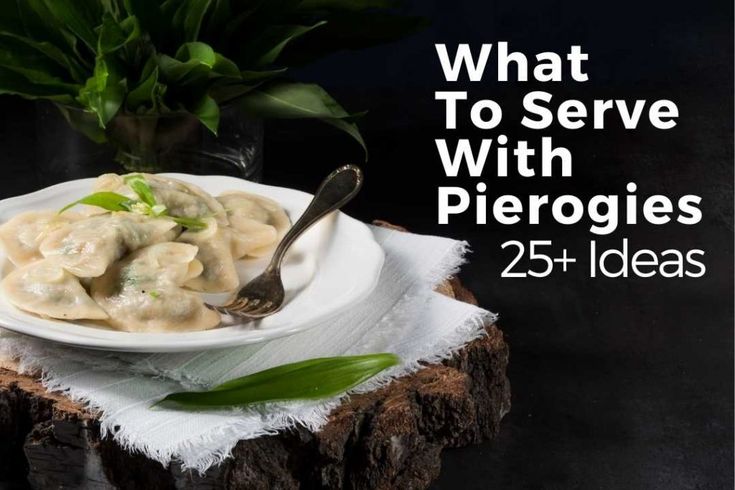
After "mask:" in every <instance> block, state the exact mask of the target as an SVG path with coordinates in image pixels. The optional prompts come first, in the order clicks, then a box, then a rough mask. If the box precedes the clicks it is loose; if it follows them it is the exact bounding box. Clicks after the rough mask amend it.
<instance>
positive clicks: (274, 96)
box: [239, 82, 367, 156]
mask: <svg viewBox="0 0 735 490" xmlns="http://www.w3.org/2000/svg"><path fill="white" fill-rule="evenodd" d="M239 104H240V105H241V107H242V108H243V109H244V110H245V111H247V112H249V113H251V114H253V115H255V116H259V117H265V118H279V119H306V118H313V119H319V120H321V121H324V122H326V123H327V124H330V125H332V126H334V127H336V128H338V129H340V130H342V131H344V132H346V133H347V134H349V135H350V136H352V137H353V138H354V139H355V140H356V141H357V142H358V143H359V144H360V145H361V146H362V148H363V149H365V150H366V148H365V142H364V141H363V139H362V136H361V135H360V131H359V129H358V128H357V125H355V124H354V122H353V121H352V118H353V117H354V115H352V114H349V113H347V111H345V110H344V109H343V108H342V106H340V105H339V104H338V103H337V101H336V100H334V99H333V98H332V97H331V96H330V95H329V94H328V93H327V92H326V91H325V90H324V89H323V88H321V87H320V86H318V85H314V84H306V83H286V82H280V83H273V84H269V85H265V86H263V87H258V88H256V89H254V90H252V91H250V92H248V93H247V94H245V95H244V96H243V97H242V99H240V102H239ZM366 156H367V154H366Z"/></svg>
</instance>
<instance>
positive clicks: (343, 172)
mask: <svg viewBox="0 0 735 490" xmlns="http://www.w3.org/2000/svg"><path fill="white" fill-rule="evenodd" d="M362 182H363V174H362V170H360V167H357V166H355V165H345V166H343V167H340V168H338V169H337V170H335V171H334V172H332V173H331V174H329V175H328V176H327V178H326V179H324V180H323V181H322V183H321V185H320V186H319V189H317V191H316V193H315V194H314V198H313V199H312V200H311V202H310V203H309V206H308V207H307V208H306V211H304V213H303V214H302V215H301V217H299V219H298V220H297V221H296V223H294V225H293V226H292V227H291V228H290V229H289V230H288V232H287V233H286V234H285V235H284V237H283V239H281V242H280V243H279V244H278V247H276V251H275V252H273V258H272V259H271V262H270V264H268V267H267V268H266V271H267V272H277V271H279V270H280V268H281V262H283V258H284V256H285V255H286V251H287V250H288V249H289V247H291V245H293V243H294V242H295V241H296V239H297V238H299V237H300V236H301V235H302V234H303V233H304V232H305V231H306V230H308V229H309V228H311V226H312V225H314V223H316V222H317V221H319V220H320V219H322V218H324V217H325V216H326V215H328V214H329V213H331V212H332V211H335V210H337V209H339V208H341V207H342V206H344V205H345V204H347V203H348V202H349V201H350V200H352V198H353V197H355V196H356V195H357V193H358V191H359V190H360V188H361V187H362Z"/></svg>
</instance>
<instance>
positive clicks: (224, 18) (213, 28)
mask: <svg viewBox="0 0 735 490" xmlns="http://www.w3.org/2000/svg"><path fill="white" fill-rule="evenodd" d="M209 11H210V13H209V16H208V19H207V20H206V22H205V24H206V32H207V34H208V35H209V36H210V37H216V36H219V35H220V34H222V33H223V31H224V29H225V26H226V25H227V23H228V22H229V21H230V20H231V19H232V6H231V4H230V0H214V4H213V5H212V6H211V8H210V9H209Z"/></svg>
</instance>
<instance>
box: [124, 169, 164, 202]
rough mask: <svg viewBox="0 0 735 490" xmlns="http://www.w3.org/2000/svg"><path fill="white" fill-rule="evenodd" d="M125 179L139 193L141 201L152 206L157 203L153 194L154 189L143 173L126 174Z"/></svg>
mask: <svg viewBox="0 0 735 490" xmlns="http://www.w3.org/2000/svg"><path fill="white" fill-rule="evenodd" d="M123 180H124V181H125V183H126V184H127V185H128V187H130V188H131V189H133V191H134V192H135V193H136V194H137V195H138V197H139V198H140V200H141V201H143V202H144V203H146V204H147V205H149V206H151V207H154V206H156V205H157V204H156V196H154V195H153V190H152V189H151V186H149V185H148V182H146V180H145V178H143V176H142V175H140V174H130V175H126V176H125V178H124V179H123Z"/></svg>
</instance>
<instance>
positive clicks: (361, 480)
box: [0, 279, 510, 489]
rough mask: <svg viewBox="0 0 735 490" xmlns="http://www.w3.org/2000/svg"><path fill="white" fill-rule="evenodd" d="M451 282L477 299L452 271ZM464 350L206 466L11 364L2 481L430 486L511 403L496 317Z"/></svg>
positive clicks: (1, 397) (3, 410)
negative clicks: (103, 432) (148, 441)
mask: <svg viewBox="0 0 735 490" xmlns="http://www.w3.org/2000/svg"><path fill="white" fill-rule="evenodd" d="M438 290H439V291H440V292H442V293H443V294H447V295H449V296H452V297H455V298H457V299H459V300H461V301H466V302H470V303H475V298H474V297H473V296H472V294H471V293H470V292H469V291H467V290H466V289H465V288H463V287H462V286H461V284H460V283H459V281H458V280H456V279H452V280H450V281H447V282H446V283H445V284H443V285H442V286H441V287H440V288H438ZM486 331H487V336H485V337H483V338H481V339H478V340H476V341H474V342H472V343H470V344H469V345H468V346H466V347H465V348H464V349H462V350H461V351H460V352H459V353H458V354H457V355H455V356H454V357H453V358H452V359H450V360H448V361H446V362H444V363H442V364H436V365H429V366H427V367H426V368H425V369H423V370H421V371H419V372H418V373H416V374H413V375H411V376H405V377H403V378H401V379H399V380H397V381H395V382H393V383H391V384H390V385H389V386H386V387H385V388H382V389H380V390H377V391H375V392H372V393H368V394H365V395H358V396H354V397H352V398H351V399H350V400H349V402H347V403H344V404H343V405H342V406H340V407H339V408H337V409H336V410H335V411H334V412H333V413H332V414H331V416H330V420H329V423H328V424H327V425H326V426H325V427H324V428H323V430H322V431H320V432H319V433H311V432H309V431H307V430H306V429H297V430H293V431H288V432H284V433H282V434H278V435H275V436H268V437H261V438H258V439H253V440H248V441H241V442H240V443H239V444H238V445H237V446H236V448H235V450H234V451H233V457H232V458H230V459H228V460H227V461H226V462H225V463H223V464H222V465H220V466H218V467H216V468H212V469H210V470H209V471H208V472H207V474H206V475H199V474H196V473H192V472H189V471H182V470H181V468H180V467H179V466H178V465H177V464H172V465H170V467H168V468H164V467H163V466H162V465H161V464H159V463H156V462H153V461H151V460H148V459H146V458H145V457H143V456H142V455H135V454H130V453H128V452H126V451H125V450H123V449H122V448H120V447H119V446H118V445H117V444H116V443H115V442H113V441H111V440H107V439H105V440H101V439H100V434H99V424H98V422H97V421H96V419H95V417H94V416H93V415H92V414H90V413H88V412H87V411H85V410H84V409H83V408H82V407H80V406H79V405H77V404H74V403H72V402H71V401H69V400H68V399H66V398H64V397H63V396H61V395H59V394H53V393H48V392H46V390H45V389H44V388H43V387H42V386H41V384H40V383H39V381H38V379H36V378H33V377H30V376H23V375H19V374H18V373H17V372H16V371H15V370H14V369H13V366H12V365H5V366H4V367H0V488H5V486H4V485H8V484H12V483H13V482H15V483H16V484H17V483H20V482H22V484H23V485H25V482H27V483H28V484H30V486H31V487H32V488H39V489H52V488H83V489H98V488H99V489H106V488H131V489H137V488H140V489H158V488H160V489H174V488H187V489H189V488H191V489H205V488H206V489H210V488H211V489H215V488H232V489H271V488H282V489H291V488H294V489H295V488H354V489H363V488H364V489H393V488H416V489H418V488H426V487H427V486H428V485H429V483H430V482H431V481H432V480H433V479H434V478H436V477H437V476H438V475H439V470H440V464H441V459H440V455H441V452H442V450H443V449H445V448H451V447H458V446H465V445H468V444H476V443H478V442H481V441H484V440H488V439H491V438H493V437H494V436H495V435H496V434H497V431H498V425H499V423H500V420H501V419H502V417H503V416H504V415H505V414H506V413H507V412H508V410H509V409H510V384H509V382H508V379H507V377H506V366H507V364H508V347H507V345H506V343H505V342H504V340H503V334H502V332H501V331H500V330H499V329H498V328H497V327H496V326H495V325H488V326H487V327H486Z"/></svg>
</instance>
